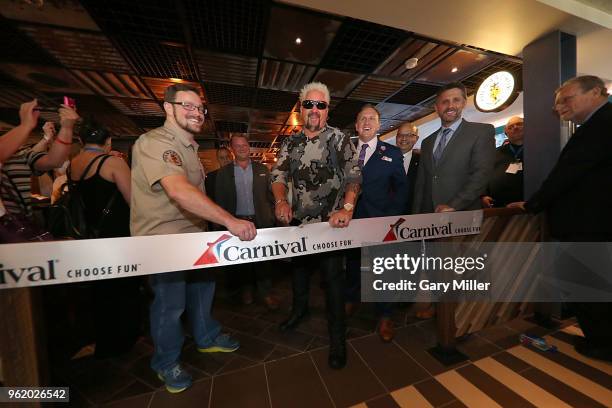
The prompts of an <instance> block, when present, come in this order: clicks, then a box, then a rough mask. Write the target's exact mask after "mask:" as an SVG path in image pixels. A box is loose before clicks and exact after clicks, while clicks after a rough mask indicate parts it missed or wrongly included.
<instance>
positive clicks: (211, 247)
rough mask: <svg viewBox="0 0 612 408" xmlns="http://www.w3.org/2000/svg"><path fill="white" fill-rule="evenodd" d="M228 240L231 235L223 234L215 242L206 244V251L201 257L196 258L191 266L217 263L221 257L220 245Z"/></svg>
mask: <svg viewBox="0 0 612 408" xmlns="http://www.w3.org/2000/svg"><path fill="white" fill-rule="evenodd" d="M230 238H232V236H231V235H228V234H223V235H221V236H220V237H219V238H217V240H216V241H215V242H209V243H207V244H206V245H208V248H206V251H205V252H204V253H203V254H202V256H201V257H199V258H198V260H197V261H196V262H195V263H194V264H193V266H197V265H210V264H216V263H219V258H220V257H221V245H223V244H224V243H225V242H227V241H228V240H229V239H230Z"/></svg>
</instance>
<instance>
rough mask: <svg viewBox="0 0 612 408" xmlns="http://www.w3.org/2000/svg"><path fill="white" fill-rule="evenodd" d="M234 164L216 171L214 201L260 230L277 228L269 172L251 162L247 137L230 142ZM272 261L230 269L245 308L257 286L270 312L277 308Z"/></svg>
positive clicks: (232, 283) (250, 301)
mask: <svg viewBox="0 0 612 408" xmlns="http://www.w3.org/2000/svg"><path fill="white" fill-rule="evenodd" d="M230 147H231V149H232V152H233V153H234V158H235V159H234V161H230V162H229V164H226V165H225V166H223V167H221V168H220V169H219V170H217V176H216V182H215V200H216V202H217V204H219V206H220V207H222V208H223V209H225V210H226V211H227V212H229V213H230V214H232V215H234V216H235V217H237V218H242V219H244V220H248V221H251V222H253V223H254V224H255V226H256V227H257V228H270V227H273V226H274V223H275V220H274V197H273V196H272V191H271V190H270V187H269V186H270V171H269V170H268V168H267V167H266V166H265V165H263V164H261V163H257V162H254V161H252V160H251V159H250V152H251V149H250V146H249V141H248V139H247V137H246V135H243V134H240V133H235V134H234V135H232V138H231V139H230ZM269 274H270V262H261V263H256V264H253V263H247V264H242V265H236V266H234V267H231V268H230V269H229V270H228V280H229V282H230V286H232V287H233V288H235V289H238V290H241V291H242V302H243V303H244V304H245V305H248V304H251V303H253V301H254V293H253V292H254V288H255V287H257V290H258V292H259V295H260V298H261V300H262V301H263V302H264V303H265V305H266V306H267V307H268V308H269V309H271V310H275V309H278V300H277V299H276V298H275V297H274V296H272V295H271V294H270V289H271V281H270V277H269Z"/></svg>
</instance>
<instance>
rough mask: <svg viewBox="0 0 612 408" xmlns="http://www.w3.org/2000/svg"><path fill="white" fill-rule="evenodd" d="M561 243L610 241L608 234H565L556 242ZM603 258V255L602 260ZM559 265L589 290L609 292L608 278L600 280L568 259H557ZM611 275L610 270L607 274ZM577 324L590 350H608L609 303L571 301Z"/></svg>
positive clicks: (611, 333)
mask: <svg viewBox="0 0 612 408" xmlns="http://www.w3.org/2000/svg"><path fill="white" fill-rule="evenodd" d="M559 240H560V241H562V242H612V235H609V234H601V235H600V234H581V235H575V234H572V235H568V236H564V237H562V238H561V239H559ZM606 259H609V258H607V257H606V256H604V261H603V262H605V260H606ZM560 262H561V263H563V265H564V266H563V268H561V269H562V270H566V271H567V270H569V271H570V273H571V274H572V275H574V276H575V277H576V278H577V279H578V283H580V284H582V285H586V286H587V287H591V288H599V289H601V290H607V291H608V292H609V291H610V286H609V282H610V279H609V275H608V277H606V278H604V279H602V276H598V275H597V274H595V273H593V271H591V270H590V269H589V267H588V266H587V265H585V264H583V263H581V262H576V261H575V260H574V259H573V258H571V257H565V258H562V259H561V260H560ZM609 272H610V273H612V271H609ZM570 305H571V307H572V309H573V310H574V313H575V314H576V319H577V320H578V324H579V325H580V328H581V329H582V332H583V333H584V337H585V338H586V339H587V341H588V342H589V344H591V345H592V346H594V347H604V348H610V349H612V303H611V302H572V303H570Z"/></svg>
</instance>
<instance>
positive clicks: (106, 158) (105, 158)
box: [94, 154, 111, 176]
mask: <svg viewBox="0 0 612 408" xmlns="http://www.w3.org/2000/svg"><path fill="white" fill-rule="evenodd" d="M98 157H100V156H98ZM110 158H111V155H110V154H105V155H104V158H103V159H102V160H100V163H98V168H97V169H96V174H94V176H98V175H100V169H102V165H103V164H104V162H105V161H106V160H108V159H110Z"/></svg>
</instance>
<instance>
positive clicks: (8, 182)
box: [0, 145, 47, 217]
mask: <svg viewBox="0 0 612 408" xmlns="http://www.w3.org/2000/svg"><path fill="white" fill-rule="evenodd" d="M46 154H47V153H46V152H35V151H33V150H32V146H31V145H30V146H23V147H21V148H20V149H19V150H18V151H17V152H15V154H13V156H11V157H10V158H9V159H8V160H7V161H6V162H5V163H4V164H3V166H2V167H1V169H0V199H1V200H2V201H3V203H4V207H5V209H6V211H7V212H8V213H11V214H19V215H24V216H28V217H29V216H31V215H32V191H31V185H32V176H33V175H34V176H39V175H41V174H42V173H41V172H39V171H37V170H36V169H35V167H34V166H35V164H36V162H37V161H38V160H39V159H41V158H42V157H44V156H45V155H46Z"/></svg>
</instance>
